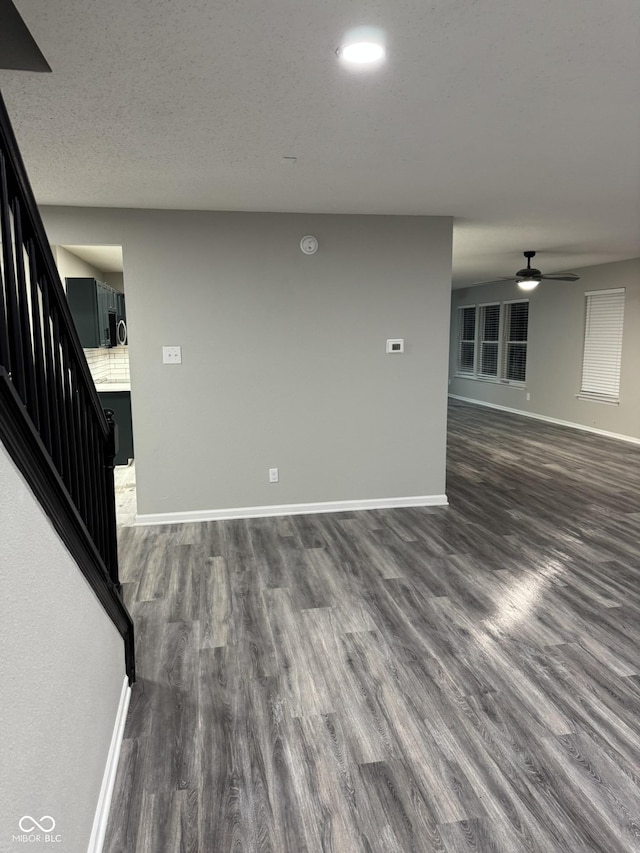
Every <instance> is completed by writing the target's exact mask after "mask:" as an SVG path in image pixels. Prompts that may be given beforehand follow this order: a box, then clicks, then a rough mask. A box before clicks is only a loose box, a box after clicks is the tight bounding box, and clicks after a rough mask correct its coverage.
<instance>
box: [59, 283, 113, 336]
mask: <svg viewBox="0 0 640 853" xmlns="http://www.w3.org/2000/svg"><path fill="white" fill-rule="evenodd" d="M66 283H67V301H68V303H69V308H70V309H71V316H72V317H73V320H74V323H75V324H76V329H77V330H78V335H79V337H80V343H81V344H82V346H83V348H84V349H96V348H97V347H111V346H116V344H117V339H116V335H115V330H116V326H117V323H118V320H120V319H124V313H125V302H124V294H123V293H119V292H118V291H117V290H114V289H113V287H109V285H108V284H105V283H104V282H102V281H98V280H97V279H95V278H68V279H67V280H66Z"/></svg>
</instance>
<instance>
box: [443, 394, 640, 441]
mask: <svg viewBox="0 0 640 853" xmlns="http://www.w3.org/2000/svg"><path fill="white" fill-rule="evenodd" d="M449 397H450V398H451V399H452V400H461V401H462V402H463V403H473V405H474V406H485V407H486V408H487V409H499V410H500V411H501V412H511V414H513V415H522V416H523V417H524V418H533V419H534V420H536V421H546V422H547V423H550V424H557V425H558V426H565V427H570V428H571V429H579V430H582V432H593V433H595V434H596V435H603V436H604V437H605V438H615V439H616V440H617V441H627V442H629V444H640V438H636V437H635V436H633V435H622V433H619V432H609V431H608V430H606V429H597V428H596V427H590V426H586V425H585V424H575V423H573V422H572V421H563V420H560V418H551V417H549V416H548V415H538V414H537V413H536V412H523V411H522V409H513V408H511V407H510V406H499V405H498V404H497V403H486V402H485V401H484V400H474V399H472V398H471V397H461V396H460V395H459V394H449Z"/></svg>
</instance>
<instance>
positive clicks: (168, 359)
mask: <svg viewBox="0 0 640 853" xmlns="http://www.w3.org/2000/svg"><path fill="white" fill-rule="evenodd" d="M162 363H163V364H182V347H162Z"/></svg>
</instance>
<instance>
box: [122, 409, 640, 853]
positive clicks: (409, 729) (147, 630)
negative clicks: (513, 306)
mask: <svg viewBox="0 0 640 853" xmlns="http://www.w3.org/2000/svg"><path fill="white" fill-rule="evenodd" d="M639 463H640V447H638V446H634V445H631V444H625V443H622V442H616V441H613V440H609V439H605V438H600V437H598V436H594V435H590V434H586V433H580V432H575V431H572V430H569V429H566V428H562V427H556V426H552V425H547V424H543V423H540V422H536V421H532V420H527V419H524V418H520V417H517V416H514V415H509V414H505V413H501V412H496V411H492V410H489V409H484V408H480V407H474V406H467V405H464V404H460V403H453V404H452V405H451V408H450V437H449V475H448V487H447V493H448V495H449V500H450V504H451V505H450V507H449V508H446V509H443V508H435V509H397V510H383V511H372V512H362V513H349V514H347V513H341V514H334V515H317V516H292V517H287V518H275V519H253V520H247V521H228V522H217V523H204V524H188V525H176V526H173V527H147V528H122V529H121V530H120V547H121V569H122V578H123V581H124V582H125V589H126V599H127V603H128V605H129V606H130V607H131V610H132V613H133V616H134V618H135V622H136V627H137V655H138V673H139V680H138V682H137V683H136V684H135V686H134V689H133V695H132V701H131V707H130V711H129V717H128V722H127V727H126V731H125V740H124V744H123V748H122V753H121V758H120V765H119V771H118V778H117V782H116V789H115V793H114V798H113V802H112V808H111V819H110V823H109V828H108V831H107V840H106V844H105V851H107V853H116V851H122V853H136V852H137V853H165V851H166V853H177V852H178V851H180V852H181V853H182V851H185V853H186V851H202V853H232V851H233V853H237V852H238V851H256V852H257V851H273V853H304V851H313V853H315V851H334V852H335V853H358V851H367V853H383V851H384V853H386V852H387V851H390V852H391V851H394V853H397V852H398V851H402V853H405V851H425V853H426V851H429V853H431V851H446V853H462V852H463V851H465V852H466V853H469V851H502V853H520V851H541V852H542V851H545V852H546V851H554V853H555V851H558V853H561V851H562V853H583V851H585V853H586V851H602V853H622V851H625V853H626V851H635V850H640V659H639V657H638V650H639V645H640V501H639V495H640V464H639Z"/></svg>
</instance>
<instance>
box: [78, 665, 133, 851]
mask: <svg viewBox="0 0 640 853" xmlns="http://www.w3.org/2000/svg"><path fill="white" fill-rule="evenodd" d="M130 699H131V688H130V687H129V679H128V678H127V677H126V676H125V679H124V682H123V684H122V693H121V694H120V702H119V704H118V712H117V714H116V721H115V724H114V726H113V734H112V735H111V744H110V746H109V754H108V756H107V764H106V767H105V768H104V775H103V777H102V787H101V788H100V796H99V797H98V805H97V806H96V813H95V816H94V818H93V828H92V830H91V838H90V840H89V846H88V848H87V853H101V851H102V845H103V844H104V836H105V832H106V831H107V821H108V820H109V808H110V807H111V797H112V795H113V787H114V785H115V782H116V771H117V769H118V759H119V758H120V747H121V746H122V736H123V734H124V724H125V723H126V721H127V711H128V710H129V700H130Z"/></svg>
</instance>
